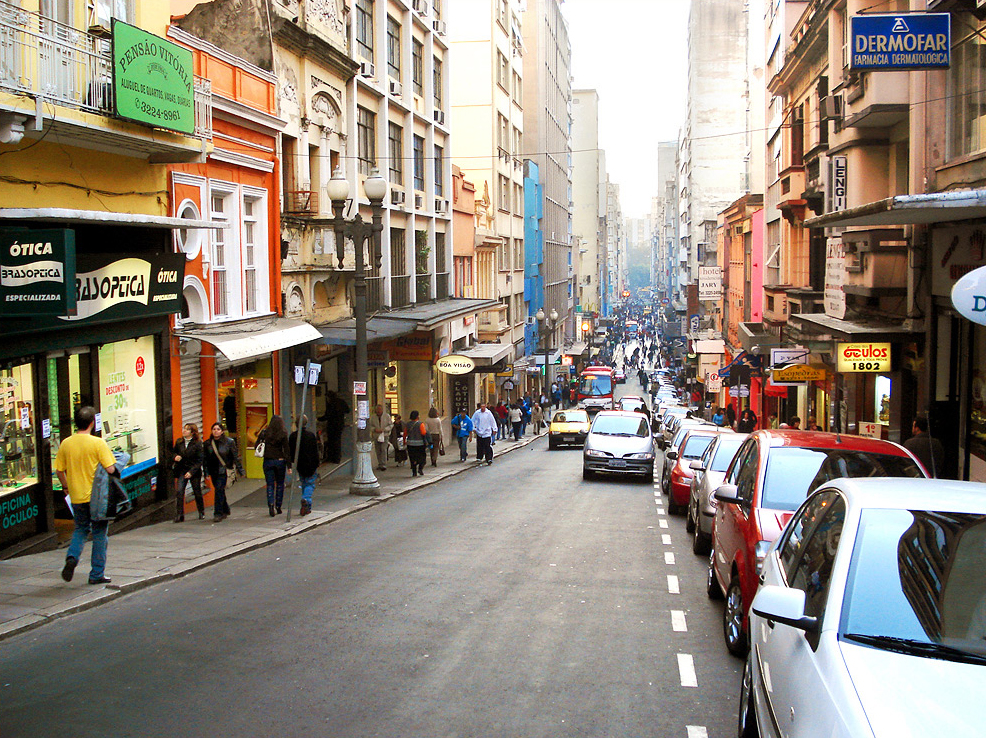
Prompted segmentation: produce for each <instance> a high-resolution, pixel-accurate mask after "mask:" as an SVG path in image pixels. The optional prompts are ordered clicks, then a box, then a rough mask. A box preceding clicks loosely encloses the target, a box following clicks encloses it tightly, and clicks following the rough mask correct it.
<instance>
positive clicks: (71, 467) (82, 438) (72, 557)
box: [55, 406, 116, 584]
mask: <svg viewBox="0 0 986 738" xmlns="http://www.w3.org/2000/svg"><path fill="white" fill-rule="evenodd" d="M95 425H96V411H95V410H94V409H93V408H91V407H88V406H87V407H80V408H78V409H77V410H76V411H75V428H76V431H75V433H74V434H73V435H71V436H69V437H68V438H66V439H65V440H64V441H62V443H61V445H60V446H59V447H58V453H57V454H56V455H55V473H56V474H57V475H58V481H59V482H61V483H62V489H64V490H67V491H68V495H69V499H70V500H71V501H72V516H73V518H74V519H75V531H74V532H73V533H72V542H71V543H70V544H69V547H68V553H67V554H66V556H65V567H64V568H63V569H62V579H64V580H65V581H66V582H71V581H72V575H73V574H74V573H75V566H76V564H78V563H79V558H80V557H81V556H82V550H83V548H85V545H86V538H88V537H89V532H90V531H92V570H91V571H90V572H89V584H108V583H109V581H110V579H109V577H107V576H106V575H105V571H106V547H107V529H108V528H109V521H107V520H92V519H91V517H90V514H89V500H90V499H91V498H92V483H93V480H94V479H95V478H96V465H97V464H102V465H103V468H105V469H106V471H107V472H109V473H110V474H113V473H114V472H115V471H116V459H115V458H114V457H113V452H112V451H111V450H110V447H109V446H108V445H107V444H106V441H104V440H103V439H102V438H100V437H99V436H94V435H93V434H92V431H93V428H94V427H95Z"/></svg>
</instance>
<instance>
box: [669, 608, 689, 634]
mask: <svg viewBox="0 0 986 738" xmlns="http://www.w3.org/2000/svg"><path fill="white" fill-rule="evenodd" d="M671 630H673V631H674V632H675V633H687V632H688V626H687V625H686V624H685V611H684V610H672V611H671Z"/></svg>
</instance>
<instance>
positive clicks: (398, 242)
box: [390, 228, 407, 277]
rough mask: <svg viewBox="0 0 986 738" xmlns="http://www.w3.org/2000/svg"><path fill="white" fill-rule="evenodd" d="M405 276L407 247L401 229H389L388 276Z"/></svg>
mask: <svg viewBox="0 0 986 738" xmlns="http://www.w3.org/2000/svg"><path fill="white" fill-rule="evenodd" d="M405 274H407V245H406V241H405V234H404V229H403V228H391V229H390V275H391V276H392V277H400V276H403V275H405Z"/></svg>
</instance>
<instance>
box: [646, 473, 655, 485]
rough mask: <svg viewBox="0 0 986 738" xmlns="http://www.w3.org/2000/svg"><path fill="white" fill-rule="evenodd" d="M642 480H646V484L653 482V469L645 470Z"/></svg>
mask: <svg viewBox="0 0 986 738" xmlns="http://www.w3.org/2000/svg"><path fill="white" fill-rule="evenodd" d="M644 481H645V482H647V483H648V484H653V483H654V471H653V470H651V471H649V472H647V473H646V474H644Z"/></svg>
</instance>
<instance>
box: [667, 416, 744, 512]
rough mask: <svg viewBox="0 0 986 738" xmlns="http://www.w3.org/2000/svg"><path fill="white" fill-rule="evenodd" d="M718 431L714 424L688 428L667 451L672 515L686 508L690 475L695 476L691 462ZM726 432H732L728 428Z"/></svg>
mask: <svg viewBox="0 0 986 738" xmlns="http://www.w3.org/2000/svg"><path fill="white" fill-rule="evenodd" d="M720 432H723V429H722V428H719V427H718V426H715V425H710V426H708V429H706V427H705V426H699V427H697V428H690V429H689V430H688V431H686V432H685V434H684V435H683V436H682V438H681V444H680V445H679V447H678V448H676V449H671V450H670V451H668V454H667V457H668V461H670V462H671V466H670V474H669V479H668V512H669V513H671V514H672V515H676V514H678V513H683V512H684V511H685V510H686V509H687V508H688V502H689V500H690V498H691V495H692V477H694V476H695V470H694V469H692V462H693V461H695V460H696V459H698V458H700V457H701V456H702V454H703V453H704V452H705V449H707V448H708V447H709V445H710V444H711V443H712V442H713V441H714V440H715V437H716V435H718V434H719V433H720ZM726 432H728V433H732V431H730V430H727V431H726Z"/></svg>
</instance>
